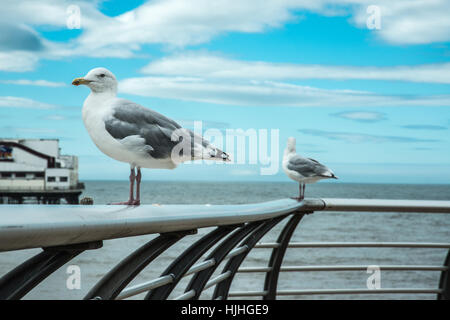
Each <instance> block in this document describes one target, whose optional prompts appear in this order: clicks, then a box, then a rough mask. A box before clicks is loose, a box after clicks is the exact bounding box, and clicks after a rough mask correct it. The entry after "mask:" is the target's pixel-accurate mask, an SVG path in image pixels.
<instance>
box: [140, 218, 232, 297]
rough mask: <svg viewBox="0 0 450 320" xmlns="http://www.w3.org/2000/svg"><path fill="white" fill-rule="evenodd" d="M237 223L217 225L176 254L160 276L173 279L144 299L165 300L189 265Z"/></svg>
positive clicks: (149, 293)
mask: <svg viewBox="0 0 450 320" xmlns="http://www.w3.org/2000/svg"><path fill="white" fill-rule="evenodd" d="M237 227H238V225H231V226H224V227H218V228H216V229H214V230H213V231H211V232H210V233H208V234H207V235H205V236H203V237H202V238H201V239H199V240H198V241H196V242H195V243H194V244H193V245H191V246H190V247H189V248H188V249H186V250H185V251H184V252H183V254H181V255H180V256H178V258H177V259H175V260H174V261H173V262H172V263H171V264H170V266H169V267H168V268H167V269H166V270H165V271H164V272H163V273H162V274H161V277H163V276H166V275H172V277H173V281H172V282H171V283H168V284H166V285H164V286H161V287H159V288H155V289H152V290H150V291H149V292H148V293H147V295H146V296H145V298H144V299H146V300H165V299H167V297H168V296H169V295H170V293H171V292H172V290H173V289H174V288H175V287H176V285H177V284H178V282H179V281H180V280H181V278H182V277H183V275H184V274H185V273H186V272H188V271H189V269H190V268H191V266H192V265H193V264H194V263H195V262H196V261H197V260H198V259H200V257H201V256H202V255H203V254H204V253H205V252H206V251H208V250H209V249H210V248H211V247H212V246H213V245H214V244H216V243H217V241H219V240H220V239H222V238H223V237H225V236H226V235H227V234H228V233H230V232H231V231H233V230H234V229H235V228H237Z"/></svg>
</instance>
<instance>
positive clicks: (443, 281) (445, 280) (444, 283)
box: [437, 249, 450, 300]
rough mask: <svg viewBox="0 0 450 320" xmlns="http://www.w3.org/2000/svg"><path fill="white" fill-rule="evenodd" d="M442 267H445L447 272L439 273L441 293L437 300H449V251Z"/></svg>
mask: <svg viewBox="0 0 450 320" xmlns="http://www.w3.org/2000/svg"><path fill="white" fill-rule="evenodd" d="M444 267H447V270H445V271H442V272H441V277H440V279H439V289H440V290H442V291H441V292H440V293H438V295H437V299H438V300H450V249H449V250H448V252H447V257H446V258H445V261H444Z"/></svg>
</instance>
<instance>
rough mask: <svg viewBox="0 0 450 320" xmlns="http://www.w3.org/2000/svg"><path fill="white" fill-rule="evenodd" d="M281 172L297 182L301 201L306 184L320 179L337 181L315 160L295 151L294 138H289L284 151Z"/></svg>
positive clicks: (331, 172) (328, 170)
mask: <svg viewBox="0 0 450 320" xmlns="http://www.w3.org/2000/svg"><path fill="white" fill-rule="evenodd" d="M283 170H284V172H285V173H286V175H287V176H288V177H289V178H291V179H292V180H294V181H298V182H299V196H298V198H296V199H297V200H298V201H301V200H303V199H304V198H305V188H306V183H315V182H317V181H319V180H322V179H337V177H336V176H335V175H334V173H333V171H331V170H330V169H328V168H327V167H326V166H324V165H323V164H321V163H319V162H318V161H317V160H314V159H311V158H303V157H302V156H300V155H298V154H297V153H296V150H295V138H293V137H290V138H288V141H287V147H286V149H285V150H284V156H283Z"/></svg>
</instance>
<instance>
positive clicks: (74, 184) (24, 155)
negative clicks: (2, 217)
mask: <svg viewBox="0 0 450 320" xmlns="http://www.w3.org/2000/svg"><path fill="white" fill-rule="evenodd" d="M83 189H84V184H83V183H81V182H79V181H78V157H76V156H72V155H62V154H60V148H59V140H58V139H0V204H4V203H7V204H23V203H29V202H33V203H37V204H60V203H62V202H61V200H64V201H65V202H66V203H67V204H78V203H79V196H80V194H81V193H82V191H83Z"/></svg>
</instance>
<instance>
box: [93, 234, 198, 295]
mask: <svg viewBox="0 0 450 320" xmlns="http://www.w3.org/2000/svg"><path fill="white" fill-rule="evenodd" d="M192 233H193V231H192V230H190V231H186V232H170V233H164V234H161V235H160V236H159V237H157V238H155V239H152V240H151V241H149V242H147V243H146V244H144V245H143V246H142V247H140V248H139V249H137V250H136V251H134V252H133V253H131V254H130V255H129V256H128V257H126V258H125V259H123V260H122V261H121V262H120V263H119V264H118V265H116V266H115V267H114V268H113V269H112V270H110V271H109V272H108V273H107V274H106V275H105V276H104V277H103V278H102V279H101V280H100V281H99V282H97V284H96V285H95V286H94V287H93V288H92V289H91V290H90V291H89V292H88V294H87V295H86V296H85V297H84V299H102V300H112V299H115V298H116V297H117V296H118V295H119V294H120V292H121V291H122V290H123V289H124V288H125V287H126V286H127V284H128V283H130V281H131V280H133V279H134V278H135V277H136V276H137V275H138V274H139V272H141V270H142V269H144V268H145V267H146V266H147V265H148V264H149V263H150V262H152V261H153V260H155V259H156V258H157V257H158V256H159V255H160V254H161V253H163V252H164V251H166V250H167V249H168V248H170V247H171V246H172V245H173V244H175V243H176V242H178V241H179V240H180V239H182V238H183V237H184V236H186V235H187V234H192Z"/></svg>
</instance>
